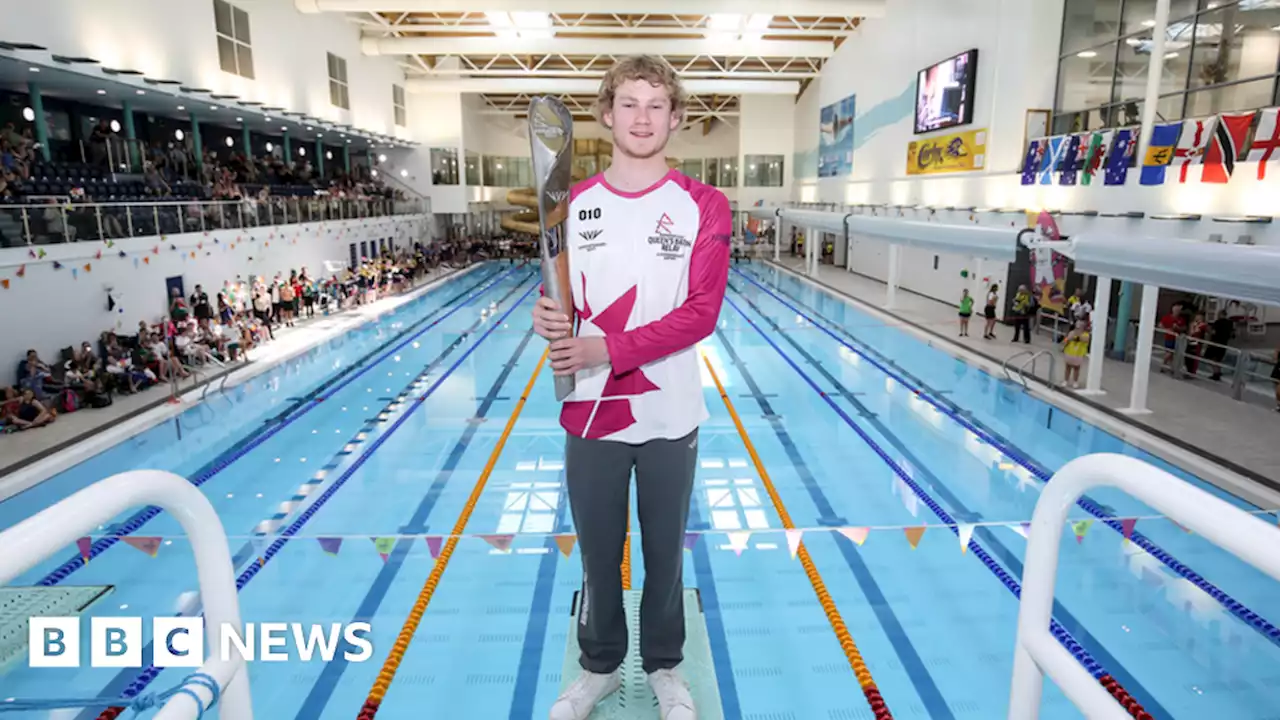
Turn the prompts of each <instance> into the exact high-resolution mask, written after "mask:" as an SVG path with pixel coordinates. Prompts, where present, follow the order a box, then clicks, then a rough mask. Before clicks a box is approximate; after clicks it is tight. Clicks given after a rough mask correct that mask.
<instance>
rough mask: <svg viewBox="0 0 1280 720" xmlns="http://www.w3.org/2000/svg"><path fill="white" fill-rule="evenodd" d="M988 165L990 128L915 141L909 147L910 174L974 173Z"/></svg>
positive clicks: (908, 172)
mask: <svg viewBox="0 0 1280 720" xmlns="http://www.w3.org/2000/svg"><path fill="white" fill-rule="evenodd" d="M986 163H987V130H986V128H981V129H978V130H966V131H965V132H959V133H950V134H947V135H938V136H936V137H931V138H928V139H925V140H913V141H911V142H910V143H909V144H908V145H907V174H908V175H929V174H932V173H950V172H973V171H974V170H981V169H983V168H984V167H986Z"/></svg>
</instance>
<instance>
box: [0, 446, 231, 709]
mask: <svg viewBox="0 0 1280 720" xmlns="http://www.w3.org/2000/svg"><path fill="white" fill-rule="evenodd" d="M152 505H154V506H156V507H159V508H160V509H161V510H164V511H165V512H168V513H169V514H170V515H172V516H173V517H174V518H176V519H177V520H178V523H179V524H180V525H181V526H182V529H183V531H184V532H185V533H186V534H187V536H188V537H190V538H191V552H192V555H194V557H195V561H196V576H197V578H198V579H199V586H200V600H201V602H202V603H203V605H204V618H205V624H206V627H209V628H224V627H226V628H234V629H235V630H236V631H237V632H238V633H239V634H240V636H241V637H243V636H244V626H243V624H242V623H241V621H240V602H239V599H238V598H237V596H236V579H235V570H234V567H233V566H232V564H231V552H230V549H229V546H228V543H227V534H226V531H225V530H224V529H223V527H222V521H221V520H219V518H218V513H217V512H215V511H214V509H213V505H211V504H210V503H209V500H208V498H206V497H205V496H204V493H202V492H200V490H199V489H198V488H196V486H194V485H192V484H191V483H190V482H188V481H187V480H186V479H185V478H182V477H179V476H178V475H175V474H173V473H169V472H164V471H161V470H131V471H128V472H123V473H119V474H117V475H112V476H111V477H108V478H106V479H105V480H100V481H98V482H96V483H94V484H93V485H90V486H89V487H87V488H85V489H83V490H81V491H79V492H77V493H75V494H74V495H71V496H70V497H68V498H66V499H65V500H62V501H61V502H58V503H57V504H55V505H53V506H51V507H48V508H45V509H44V510H42V511H40V512H39V513H36V514H35V515H32V516H31V517H29V518H27V519H25V520H23V521H22V522H20V523H18V524H16V525H14V526H13V527H11V528H9V529H8V530H5V531H4V532H0V547H3V548H4V549H5V551H4V552H3V553H0V585H8V584H9V583H11V582H13V580H14V579H16V578H17V577H18V576H20V575H22V574H23V573H25V572H27V571H28V570H30V569H31V568H33V567H35V566H36V565H38V564H39V563H41V562H44V560H45V559H46V558H48V557H49V556H51V555H53V554H55V553H59V552H62V551H63V550H64V549H65V548H66V547H67V546H68V545H72V544H74V543H75V542H76V539H77V538H80V537H83V536H84V534H85V533H87V532H89V531H90V530H92V529H94V528H97V527H99V526H102V525H106V524H107V523H110V522H111V521H112V520H113V519H114V518H117V517H119V516H120V515H122V514H123V513H124V512H125V511H126V510H129V509H130V508H137V507H149V506H152ZM205 653H206V659H205V663H204V665H203V666H202V667H201V668H200V672H203V673H205V674H207V675H209V676H210V677H212V678H213V679H214V680H215V681H216V682H217V683H218V686H219V687H220V688H221V689H222V692H221V698H220V700H219V703H220V705H221V708H220V712H219V713H218V714H219V716H221V717H225V718H236V720H242V719H243V720H252V718H253V704H252V702H251V700H250V696H249V673H248V672H247V671H246V668H245V661H244V658H242V657H239V656H238V655H232V656H231V657H232V659H230V660H228V661H225V662H224V661H222V660H221V659H220V658H219V657H218V643H205ZM186 689H187V690H189V691H190V692H191V693H195V694H196V695H198V696H199V703H200V706H199V707H198V706H197V705H196V702H197V700H196V697H194V696H192V695H190V694H188V693H177V694H175V695H174V696H173V697H172V698H170V699H169V700H168V701H167V702H166V703H165V705H164V707H163V708H162V709H161V710H160V711H159V712H158V713H157V714H156V716H155V717H156V718H157V720H161V719H163V720H178V719H179V718H183V719H184V720H185V719H188V718H195V717H196V716H197V715H198V714H200V712H201V711H203V710H205V709H207V708H208V706H209V704H210V703H211V702H212V700H213V698H212V696H211V694H210V693H209V691H208V690H207V689H206V688H204V687H203V686H198V685H188V686H186Z"/></svg>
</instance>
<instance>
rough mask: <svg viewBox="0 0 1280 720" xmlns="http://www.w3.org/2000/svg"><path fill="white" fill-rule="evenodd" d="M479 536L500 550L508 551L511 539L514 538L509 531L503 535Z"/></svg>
mask: <svg viewBox="0 0 1280 720" xmlns="http://www.w3.org/2000/svg"><path fill="white" fill-rule="evenodd" d="M480 537H481V539H483V540H484V541H485V542H487V543H489V544H490V545H492V546H493V547H494V548H496V549H497V550H499V551H501V552H510V551H511V541H513V540H515V539H516V536H515V535H514V534H511V533H508V534H505V535H481V536H480Z"/></svg>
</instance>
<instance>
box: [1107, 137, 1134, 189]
mask: <svg viewBox="0 0 1280 720" xmlns="http://www.w3.org/2000/svg"><path fill="white" fill-rule="evenodd" d="M1137 133H1138V131H1137V130H1135V129H1134V128H1121V129H1119V130H1117V131H1116V139H1115V142H1113V143H1112V144H1111V154H1110V155H1108V156H1107V170H1106V173H1105V174H1104V175H1103V182H1104V183H1105V184H1107V185H1124V182H1125V180H1126V179H1128V177H1129V166H1130V165H1132V164H1133V158H1134V155H1136V153H1137V146H1138V143H1137V142H1136V139H1137Z"/></svg>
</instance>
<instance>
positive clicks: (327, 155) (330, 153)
mask: <svg viewBox="0 0 1280 720" xmlns="http://www.w3.org/2000/svg"><path fill="white" fill-rule="evenodd" d="M324 157H325V159H326V160H332V159H333V151H332V150H326V151H325V152H324Z"/></svg>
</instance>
